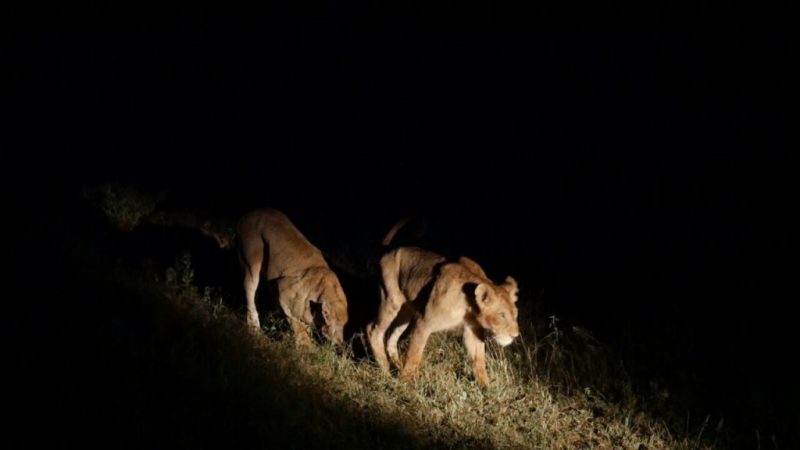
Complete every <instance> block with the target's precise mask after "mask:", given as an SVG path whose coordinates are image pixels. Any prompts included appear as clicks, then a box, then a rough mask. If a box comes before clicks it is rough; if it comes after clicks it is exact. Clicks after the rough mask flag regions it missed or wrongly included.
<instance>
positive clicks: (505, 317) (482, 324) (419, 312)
mask: <svg viewBox="0 0 800 450" xmlns="http://www.w3.org/2000/svg"><path fill="white" fill-rule="evenodd" d="M380 267H381V275H382V283H381V305H380V310H379V312H378V318H377V319H376V320H375V321H374V322H372V323H370V324H369V325H368V326H367V336H368V339H369V344H370V347H371V349H372V353H373V355H374V356H375V360H376V362H377V363H378V365H379V366H380V367H381V369H383V370H384V371H385V372H387V373H388V371H389V360H388V359H387V356H386V350H388V353H389V358H391V360H392V363H394V365H395V366H396V367H398V368H400V369H401V371H400V378H401V379H409V378H413V377H414V376H415V375H416V373H417V371H418V369H419V366H420V363H421V362H422V355H423V352H424V350H425V344H426V343H427V341H428V337H430V335H431V334H432V333H436V332H438V331H443V330H448V329H454V328H461V329H462V333H463V339H464V346H465V347H466V348H467V353H468V355H469V357H470V359H471V360H472V368H473V371H474V374H475V378H476V380H477V381H478V383H480V384H481V385H484V386H487V385H488V384H489V376H488V375H487V373H486V351H485V341H486V339H488V338H493V339H494V340H495V341H496V342H497V343H498V344H500V345H502V346H506V345H508V344H510V343H511V342H512V341H513V340H514V338H515V337H517V336H518V335H519V327H518V325H517V305H516V302H517V292H518V289H517V282H516V281H514V279H513V278H511V277H507V278H506V280H505V282H504V283H503V284H501V285H496V284H494V283H493V282H492V281H490V280H489V279H488V278H487V277H486V274H485V273H484V271H483V269H481V267H480V266H479V265H478V264H477V263H476V262H475V261H472V260H471V259H469V258H465V257H462V258H460V259H459V260H458V262H452V263H448V262H447V261H446V260H445V258H444V257H442V256H440V255H437V254H436V253H433V252H429V251H427V250H423V249H420V248H416V247H400V248H397V249H395V250H392V251H390V252H389V253H387V254H386V255H384V256H383V257H382V258H381V260H380ZM415 316H416V320H414V319H415ZM395 319H396V320H395ZM412 320H413V323H414V327H413V329H412V331H411V340H410V342H409V346H408V351H407V353H406V360H405V364H402V365H401V363H400V358H399V356H398V353H397V341H398V339H399V338H400V335H402V334H403V332H404V331H405V330H406V328H407V327H408V326H409V325H410V324H411V323H412ZM392 323H395V327H394V328H393V329H392V331H391V334H390V335H389V338H388V340H387V341H386V350H384V338H385V334H386V331H387V330H388V329H389V327H390V326H391V325H392Z"/></svg>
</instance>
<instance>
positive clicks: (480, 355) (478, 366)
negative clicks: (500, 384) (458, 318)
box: [464, 325, 489, 386]
mask: <svg viewBox="0 0 800 450" xmlns="http://www.w3.org/2000/svg"><path fill="white" fill-rule="evenodd" d="M464 347H466V348H467V354H468V355H469V358H470V359H471V360H472V372H473V373H474V374H475V380H476V381H477V382H478V384H480V385H481V386H489V375H488V374H487V373H486V344H485V343H484V342H483V340H482V339H481V338H480V336H479V335H478V334H477V333H476V331H475V330H474V329H473V328H472V327H470V326H469V325H464Z"/></svg>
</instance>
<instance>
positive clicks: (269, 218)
mask: <svg viewBox="0 0 800 450" xmlns="http://www.w3.org/2000/svg"><path fill="white" fill-rule="evenodd" d="M239 236H240V238H241V239H242V243H243V245H242V248H243V249H249V248H253V247H262V248H263V244H261V242H263V243H266V247H267V248H265V249H264V250H266V251H267V255H265V256H267V260H268V261H269V263H268V264H267V267H266V275H267V280H270V281H271V280H275V279H277V278H280V277H283V276H288V275H294V274H296V273H297V272H298V271H300V270H302V269H305V268H307V267H320V266H321V267H327V266H328V264H327V263H326V262H325V259H324V258H323V257H322V252H321V251H320V250H319V249H318V248H317V247H315V246H314V245H313V244H311V242H309V240H308V239H306V237H305V236H303V234H302V233H301V232H300V230H298V229H297V227H295V226H294V224H293V223H292V222H291V221H290V220H289V218H288V217H287V216H286V214H284V213H282V212H281V211H278V210H276V209H271V208H265V209H259V210H255V211H252V212H250V213H248V214H247V215H245V216H244V217H242V220H241V221H240V222H239ZM259 241H260V242H259ZM248 244H249V245H248Z"/></svg>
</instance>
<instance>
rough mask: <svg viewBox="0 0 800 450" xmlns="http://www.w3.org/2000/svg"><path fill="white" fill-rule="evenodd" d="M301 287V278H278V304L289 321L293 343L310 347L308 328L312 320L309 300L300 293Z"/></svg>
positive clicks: (310, 340) (309, 331)
mask: <svg viewBox="0 0 800 450" xmlns="http://www.w3.org/2000/svg"><path fill="white" fill-rule="evenodd" d="M302 285H303V278H302V277H284V278H280V279H279V280H278V303H280V305H281V309H282V310H283V312H284V314H286V317H287V318H288V319H289V325H291V326H292V331H293V332H294V339H295V343H297V344H298V345H302V346H310V345H311V344H312V339H311V330H310V329H309V326H310V324H311V323H313V319H312V317H311V314H310V310H309V308H310V305H309V302H310V300H309V299H308V298H306V297H305V296H304V294H303V293H302V292H301V291H302V289H301V288H302Z"/></svg>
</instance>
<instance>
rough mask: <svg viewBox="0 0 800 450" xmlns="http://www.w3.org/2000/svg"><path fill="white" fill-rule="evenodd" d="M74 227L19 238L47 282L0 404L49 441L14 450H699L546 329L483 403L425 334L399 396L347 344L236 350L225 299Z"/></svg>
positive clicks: (444, 344) (495, 356) (276, 335)
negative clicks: (63, 449) (40, 449)
mask: <svg viewBox="0 0 800 450" xmlns="http://www.w3.org/2000/svg"><path fill="white" fill-rule="evenodd" d="M62 213H63V211H62ZM75 214H81V212H76V211H74V210H70V215H69V216H68V215H66V214H61V213H58V212H57V213H55V214H54V215H52V216H48V217H47V218H44V217H42V220H34V225H33V226H32V227H30V228H26V229H25V230H24V231H23V232H22V236H23V238H22V240H21V241H20V242H22V243H25V244H27V245H28V247H27V250H28V251H27V252H21V255H23V256H21V257H20V259H18V262H19V264H23V265H26V266H32V264H33V263H34V262H35V261H38V258H37V256H36V255H37V252H36V251H35V250H37V249H39V250H42V249H47V251H48V252H49V254H50V255H51V256H52V257H51V258H50V259H49V261H48V263H49V264H50V265H51V267H53V268H57V269H58V270H53V271H52V273H51V274H50V275H49V276H48V277H46V278H44V279H38V280H37V279H36V278H35V275H34V274H32V273H30V272H28V274H27V275H26V276H24V277H23V278H20V279H19V280H17V281H22V282H23V284H27V285H31V286H36V287H37V289H36V293H37V294H38V295H37V296H41V298H42V299H43V300H44V301H43V302H42V303H38V302H33V304H27V305H26V307H24V308H21V309H20V311H19V313H17V312H16V311H15V310H12V311H14V313H13V314H14V316H15V317H18V318H19V319H20V320H18V321H16V325H15V326H14V327H12V328H10V329H6V330H5V332H6V333H9V336H12V339H14V341H11V342H12V346H13V347H15V348H16V349H17V350H18V351H19V354H18V355H14V356H17V357H18V363H17V364H14V365H12V366H13V369H12V370H11V372H13V375H16V376H18V379H16V378H15V381H16V382H18V383H19V385H21V386H26V388H25V389H24V390H22V391H19V392H17V393H18V394H20V395H18V396H16V397H15V402H13V404H12V406H13V408H14V409H15V410H16V411H18V412H19V414H17V415H15V418H14V419H15V420H20V421H22V422H29V423H44V424H47V425H48V426H47V431H46V432H42V433H35V434H29V433H19V434H18V435H13V436H14V437H13V438H12V439H13V440H14V441H15V442H14V443H15V444H17V446H24V447H27V446H38V444H40V443H41V441H45V440H47V441H54V442H56V443H60V444H62V445H69V446H71V445H85V444H90V443H100V444H103V445H107V446H110V447H113V448H120V447H123V448H218V447H225V448H233V447H237V448H273V447H279V448H309V447H310V448H412V447H416V448H427V447H431V448H633V449H639V448H650V449H652V448H700V447H710V446H711V445H712V444H713V442H709V440H708V439H707V438H709V434H710V433H709V432H706V430H705V429H702V428H701V430H700V431H699V432H698V433H695V432H693V433H692V434H691V436H687V435H686V433H684V432H683V430H676V429H672V430H670V429H669V428H668V427H667V425H665V423H664V422H662V421H660V420H658V419H655V418H653V417H650V416H648V414H647V413H646V411H647V409H646V408H644V407H643V405H645V404H646V403H648V402H651V403H652V401H653V399H645V398H639V397H637V396H636V395H635V394H634V393H633V391H632V390H631V389H630V385H629V383H628V382H627V381H626V380H625V379H624V374H622V373H621V372H617V371H615V370H611V369H609V368H608V367H606V366H604V364H603V363H602V360H601V359H599V357H598V358H590V357H588V356H586V355H584V354H582V353H578V352H579V351H580V352H583V351H586V350H587V349H592V348H594V349H595V350H596V352H597V354H600V355H602V354H604V352H605V350H604V349H603V348H602V346H601V345H600V344H599V343H595V342H594V341H592V340H591V338H590V337H589V336H583V338H581V336H582V333H584V332H583V331H581V330H577V329H575V330H558V331H555V330H551V331H550V333H549V334H548V335H547V336H544V337H540V338H539V339H536V338H535V335H534V334H533V332H532V328H529V331H528V332H527V333H526V334H525V335H526V340H524V341H523V342H520V343H517V344H515V345H513V346H511V347H509V348H507V349H504V350H501V349H499V348H497V347H491V348H490V355H491V358H490V360H489V374H490V377H492V379H493V385H492V386H491V388H489V389H487V390H481V389H480V388H479V387H478V386H477V384H476V383H475V382H474V381H473V380H472V376H471V370H470V367H469V365H468V364H467V362H466V359H465V356H464V350H463V348H462V346H461V343H460V339H459V338H457V337H454V336H446V335H439V336H436V337H435V338H433V339H432V341H431V342H430V344H429V347H428V352H427V354H426V362H425V365H424V366H423V368H422V371H421V374H420V377H419V379H418V380H417V381H416V382H412V383H404V382H399V381H398V380H397V379H396V378H394V377H392V378H390V377H386V376H384V375H383V374H382V373H380V372H379V371H378V369H377V368H376V367H375V366H374V365H373V364H372V362H371V361H370V359H369V358H368V357H364V356H361V355H362V352H361V351H360V349H361V348H363V341H362V339H363V338H362V336H361V334H360V333H356V334H355V335H354V336H353V338H352V339H351V340H350V342H349V343H348V348H347V349H346V350H345V351H337V350H335V349H333V348H331V347H328V346H324V345H322V346H318V347H315V348H313V349H311V350H308V349H297V348H295V347H294V345H293V344H292V341H291V339H290V336H288V331H287V329H286V327H285V321H284V319H283V318H282V317H280V316H279V315H277V316H272V317H268V318H267V320H265V322H264V323H265V326H264V333H263V334H261V335H258V336H252V335H250V334H249V333H248V332H247V331H246V329H245V327H244V323H243V319H242V317H240V315H239V314H237V312H236V311H232V310H231V309H230V308H229V307H228V306H226V305H228V304H230V303H231V302H230V299H226V298H225V296H226V295H229V294H225V293H224V291H221V290H216V289H204V287H198V286H196V285H195V281H194V279H193V272H192V266H191V259H190V258H183V259H181V260H178V261H176V263H175V265H174V266H173V267H171V268H170V269H169V270H167V271H165V273H164V274H163V276H160V277H158V280H159V281H154V279H153V277H151V276H145V275H143V274H142V273H140V272H137V271H135V270H131V269H130V268H126V266H125V265H124V264H121V263H120V259H119V255H115V254H114V253H113V251H110V250H109V248H108V246H106V245H104V244H103V241H102V236H106V237H108V236H109V235H110V234H111V233H113V231H108V230H107V231H104V232H102V233H100V237H98V236H95V232H96V230H94V229H89V228H87V229H83V228H81V227H82V226H83V225H82V222H81V220H80V216H79V215H78V216H76V215H75ZM68 217H69V219H68ZM76 217H77V218H78V219H76ZM32 250H33V251H32ZM522 320H525V318H524V315H523V316H522ZM556 326H557V325H556ZM356 355H358V356H356ZM598 361H599V362H598ZM614 377H620V378H614ZM592 379H594V381H592V382H588V381H587V380H592ZM595 386H599V387H595ZM28 387H29V388H28ZM606 389H607V390H606ZM14 428H15V427H14ZM704 432H705V435H704V434H703V433H704Z"/></svg>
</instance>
